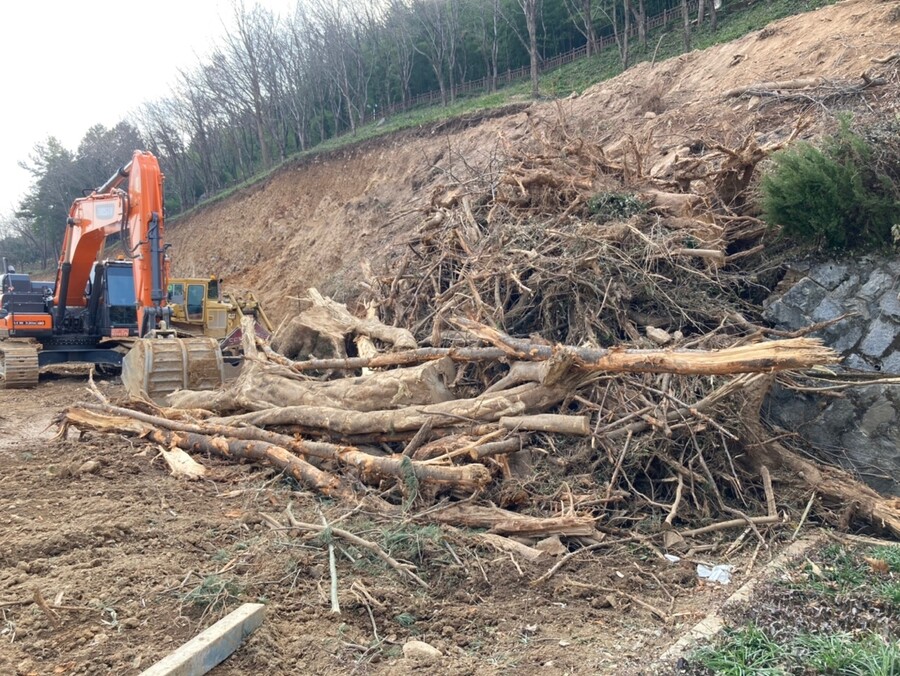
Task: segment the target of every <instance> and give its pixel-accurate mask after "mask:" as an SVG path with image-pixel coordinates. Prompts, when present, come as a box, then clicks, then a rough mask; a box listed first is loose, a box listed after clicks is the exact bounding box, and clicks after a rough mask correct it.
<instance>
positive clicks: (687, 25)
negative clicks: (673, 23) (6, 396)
mask: <svg viewBox="0 0 900 676" xmlns="http://www.w3.org/2000/svg"><path fill="white" fill-rule="evenodd" d="M681 16H682V18H683V19H684V51H685V52H689V51H691V13H690V12H689V11H688V0H681Z"/></svg>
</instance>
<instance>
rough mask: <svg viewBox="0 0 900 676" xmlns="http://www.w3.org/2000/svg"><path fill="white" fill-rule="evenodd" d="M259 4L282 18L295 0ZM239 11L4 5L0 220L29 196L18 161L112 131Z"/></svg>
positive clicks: (178, 1) (66, 3)
mask: <svg viewBox="0 0 900 676" xmlns="http://www.w3.org/2000/svg"><path fill="white" fill-rule="evenodd" d="M253 4H256V3H254V0H246V1H245V5H246V6H248V7H250V6H252V5H253ZM258 4H262V5H264V6H268V7H271V8H272V9H273V10H274V11H275V12H277V13H279V14H281V15H282V16H284V15H286V14H287V13H288V12H290V10H291V9H292V8H293V7H294V4H295V0H260V1H259V3H258ZM233 14H234V12H233V4H232V0H149V1H145V2H127V1H126V2H120V3H117V2H112V3H111V2H108V1H106V2H99V1H98V0H7V2H5V3H4V4H3V7H2V9H0V26H2V27H3V38H2V39H0V91H3V92H4V93H5V96H6V102H5V103H4V105H3V111H2V113H0V215H5V214H9V213H10V212H12V210H13V209H14V208H15V207H16V206H17V205H18V202H19V200H20V199H21V197H22V196H23V194H24V193H25V192H26V190H27V189H28V187H29V185H30V183H31V181H30V178H31V177H30V175H29V174H28V172H26V171H25V170H23V169H21V168H20V167H19V166H18V163H19V161H20V160H27V159H28V156H29V155H30V154H31V151H32V149H33V147H34V145H35V144H36V143H40V142H42V141H44V140H45V139H46V138H47V137H48V136H55V137H56V138H58V139H59V140H60V141H61V142H62V144H63V145H64V146H65V147H66V148H68V149H69V150H72V151H75V150H76V149H77V147H78V143H79V142H80V141H81V138H82V136H84V134H85V132H86V131H87V130H88V129H89V128H90V127H91V126H92V125H94V124H102V125H104V126H106V127H111V126H113V125H115V124H116V123H117V122H119V121H120V120H122V119H123V118H124V117H125V116H126V115H127V114H128V113H129V112H130V111H132V110H134V109H136V108H138V107H139V106H140V104H141V103H142V102H144V101H149V100H153V99H155V98H161V97H164V96H167V95H168V93H169V91H170V85H172V84H173V83H174V82H175V79H176V77H177V71H178V69H179V68H191V67H192V66H194V65H195V64H197V63H198V62H199V60H200V59H201V58H202V57H204V56H205V55H206V54H208V52H209V50H210V48H211V46H212V45H214V44H216V43H217V39H216V38H218V37H219V36H221V35H222V34H223V33H224V31H225V28H224V24H229V25H230V23H231V17H232V16H233ZM223 22H224V23H223ZM72 197H73V199H74V198H75V197H77V195H73V196H72Z"/></svg>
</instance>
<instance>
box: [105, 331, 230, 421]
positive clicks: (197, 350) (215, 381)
mask: <svg viewBox="0 0 900 676" xmlns="http://www.w3.org/2000/svg"><path fill="white" fill-rule="evenodd" d="M224 368H225V366H224V362H223V360H222V351H221V350H220V349H219V344H218V342H217V341H216V340H215V339H214V338H173V337H169V338H141V339H140V340H138V341H135V343H134V345H133V346H132V348H131V349H130V350H129V351H128V354H126V355H125V358H124V359H123V360H122V384H123V385H124V386H125V390H126V391H127V392H128V394H130V395H131V396H134V397H143V398H146V399H150V400H151V401H153V402H155V403H157V404H163V403H165V396H166V395H167V394H171V393H172V392H174V391H175V390H214V389H217V388H219V387H221V386H222V382H223V381H224V379H225V372H224Z"/></svg>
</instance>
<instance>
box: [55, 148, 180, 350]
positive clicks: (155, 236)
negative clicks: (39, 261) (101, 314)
mask: <svg viewBox="0 0 900 676" xmlns="http://www.w3.org/2000/svg"><path fill="white" fill-rule="evenodd" d="M163 232H164V225H163V174H162V172H161V171H160V169H159V164H158V163H157V161H156V158H155V157H154V156H153V155H152V154H151V153H149V152H145V151H140V150H137V151H135V152H134V155H133V157H132V159H131V161H130V162H129V163H128V164H126V165H125V166H124V167H122V168H121V169H119V171H118V172H116V173H115V174H114V175H113V176H112V177H111V178H110V179H109V180H108V181H107V182H106V183H104V184H103V185H102V186H100V187H99V188H97V189H96V190H94V191H93V192H92V193H91V194H89V195H87V196H86V197H82V198H79V199H76V200H75V201H74V202H73V203H72V207H71V208H70V210H69V217H68V219H67V221H66V233H65V239H64V241H63V250H62V255H61V256H60V262H59V266H58V269H57V273H56V291H55V295H54V303H53V304H54V307H55V308H56V313H55V314H56V317H55V320H56V321H55V324H56V327H57V332H62V331H64V330H65V317H66V309H67V308H71V307H79V306H84V305H85V304H86V302H87V300H86V298H85V295H84V289H85V287H86V286H87V282H88V279H89V277H90V273H91V269H92V267H93V264H94V263H95V262H96V261H97V260H98V258H99V256H100V253H101V252H102V251H103V247H104V245H105V243H106V238H107V237H109V236H110V235H114V234H116V233H120V234H121V236H122V244H123V247H124V248H125V250H126V253H127V255H128V256H129V257H131V258H132V259H133V264H132V274H133V276H134V292H135V303H136V305H137V307H138V329H139V335H142V336H143V335H146V334H147V333H148V332H150V331H152V330H153V329H156V328H158V327H159V325H160V322H163V321H166V320H167V318H168V312H167V310H166V307H165V301H166V294H165V288H166V276H167V266H166V258H165V248H164V246H163V244H162V242H163Z"/></svg>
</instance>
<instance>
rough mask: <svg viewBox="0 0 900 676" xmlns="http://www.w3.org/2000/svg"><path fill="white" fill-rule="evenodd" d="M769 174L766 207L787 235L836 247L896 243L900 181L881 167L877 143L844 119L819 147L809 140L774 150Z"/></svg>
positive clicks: (765, 180)
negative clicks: (875, 150) (878, 166)
mask: <svg viewBox="0 0 900 676" xmlns="http://www.w3.org/2000/svg"><path fill="white" fill-rule="evenodd" d="M773 160H774V163H775V166H774V169H773V170H772V171H771V172H769V173H768V174H767V175H766V176H764V177H763V181H762V192H763V211H764V213H765V218H766V220H767V221H768V222H769V223H770V224H772V225H776V224H777V225H781V226H782V227H783V228H784V232H785V234H786V235H788V236H791V237H796V238H797V239H801V240H808V241H813V242H816V243H820V244H824V245H825V246H826V247H828V248H832V249H850V248H858V247H866V246H881V245H885V244H888V243H890V241H891V227H892V226H893V225H894V223H895V222H896V220H897V217H898V210H900V200H898V187H897V186H896V184H895V183H894V181H892V180H891V179H890V178H888V177H887V176H885V175H884V174H881V173H880V172H878V171H877V170H876V162H875V161H874V158H873V149H872V147H871V146H870V145H869V143H867V142H866V140H865V139H864V138H863V137H862V136H860V135H858V134H856V133H854V132H853V131H851V130H850V126H849V122H848V121H847V120H844V121H843V122H842V124H841V129H840V131H838V133H837V134H835V135H834V136H832V137H830V138H829V139H827V140H826V141H825V143H824V144H823V145H822V148H821V149H819V148H816V147H814V146H812V145H810V144H808V143H801V144H798V145H797V146H795V147H793V148H790V149H787V150H783V151H781V152H780V153H776V154H775V155H774V156H773Z"/></svg>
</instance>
